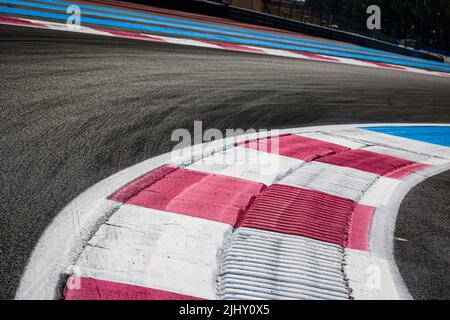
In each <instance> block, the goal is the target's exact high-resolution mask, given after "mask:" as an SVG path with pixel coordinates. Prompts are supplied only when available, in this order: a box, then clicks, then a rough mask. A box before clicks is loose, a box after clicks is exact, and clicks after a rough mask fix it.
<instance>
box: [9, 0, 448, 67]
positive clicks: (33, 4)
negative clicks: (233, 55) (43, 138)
mask: <svg viewBox="0 0 450 320" xmlns="http://www.w3.org/2000/svg"><path fill="white" fill-rule="evenodd" d="M0 4H6V5H7V6H2V5H0V13H6V14H14V15H24V16H31V17H38V18H44V19H45V18H47V19H54V20H62V21H65V20H67V18H68V17H69V15H67V14H66V9H67V6H68V5H71V4H77V3H72V2H67V1H58V0H38V1H26V0H0ZM11 5H12V6H15V5H17V6H23V7H26V8H18V7H11ZM77 5H78V6H79V7H80V8H81V9H82V11H81V23H82V24H85V23H87V24H94V25H98V26H105V27H119V28H124V29H134V30H139V31H144V32H154V33H159V34H166V35H170V36H182V37H194V38H198V39H204V40H209V41H224V42H233V43H237V44H242V45H252V46H261V47H268V48H274V49H284V50H294V51H301V52H306V53H313V54H324V55H330V56H335V57H341V58H353V59H359V60H367V61H372V62H381V63H392V64H396V65H401V66H406V67H415V68H425V69H433V70H438V71H447V72H449V71H450V66H449V65H447V64H444V63H439V62H435V61H428V60H423V59H419V58H413V57H407V56H401V55H397V54H393V53H390V52H385V51H381V50H375V49H370V48H364V47H360V46H355V45H349V44H343V43H335V42H329V41H326V40H313V39H303V38H298V37H290V36H288V35H281V34H277V33H273V32H267V31H259V30H249V29H242V28H239V27H234V26H221V25H217V24H212V23H205V22H198V21H192V20H187V19H182V18H175V17H163V16H158V15H153V14H148V13H139V12H133V11H127V10H121V9H113V8H105V7H99V6H92V5H85V4H77ZM27 8H30V9H27ZM41 10H44V11H41ZM47 10H50V11H47Z"/></svg>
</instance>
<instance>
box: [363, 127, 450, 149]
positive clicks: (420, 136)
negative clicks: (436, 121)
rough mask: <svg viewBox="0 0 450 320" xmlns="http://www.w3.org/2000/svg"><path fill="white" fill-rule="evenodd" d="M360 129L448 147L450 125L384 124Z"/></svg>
mask: <svg viewBox="0 0 450 320" xmlns="http://www.w3.org/2000/svg"><path fill="white" fill-rule="evenodd" d="M362 129H365V130H371V131H375V132H380V133H386V134H390V135H394V136H398V137H403V138H408V139H414V140H419V141H423V142H428V143H433V144H438V145H441V146H446V147H450V125H449V126H435V127H434V126H433V127H427V126H413V127H408V126H404V127H395V126H386V127H369V128H367V127H365V128H362Z"/></svg>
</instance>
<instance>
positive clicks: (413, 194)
mask: <svg viewBox="0 0 450 320" xmlns="http://www.w3.org/2000/svg"><path fill="white" fill-rule="evenodd" d="M449 190H450V171H447V172H444V173H441V174H439V175H436V176H434V177H432V178H429V179H427V180H425V181H423V182H422V183H421V184H419V185H417V186H416V187H415V188H414V189H412V190H411V191H410V192H409V193H408V195H407V196H406V198H405V199H404V200H403V202H402V205H401V207H400V211H399V216H398V219H397V225H396V232H395V233H396V234H395V236H396V237H398V238H401V239H402V240H401V241H396V242H395V250H394V254H395V258H396V261H397V265H398V267H399V269H400V270H401V271H402V275H403V278H404V281H405V284H406V285H407V287H408V288H409V289H410V291H411V293H412V295H413V297H414V298H415V299H434V300H436V299H437V300H440V299H446V300H448V299H450V276H449V271H450V192H449ZM403 239H404V240H403ZM405 275H408V276H405Z"/></svg>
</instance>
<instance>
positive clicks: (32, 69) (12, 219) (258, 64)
mask: <svg viewBox="0 0 450 320" xmlns="http://www.w3.org/2000/svg"><path fill="white" fill-rule="evenodd" d="M0 37H1V40H2V41H1V42H0V52H1V67H0V68H1V76H0V77H1V81H0V86H1V90H0V97H1V101H2V108H1V109H0V114H1V119H2V120H3V121H2V122H1V125H0V132H1V133H2V135H1V144H0V145H1V147H0V152H1V158H2V168H1V170H2V174H1V177H2V178H1V179H2V185H3V186H5V187H4V188H2V189H1V191H0V199H2V200H1V202H0V206H1V207H0V212H1V215H2V218H1V222H2V224H1V226H0V229H1V232H0V234H1V238H0V252H1V253H2V258H3V259H2V260H1V261H0V283H1V288H0V289H1V290H0V298H2V299H8V298H13V297H14V293H15V290H16V288H17V285H18V281H19V279H20V276H21V274H22V271H23V268H24V267H25V264H26V262H27V259H28V256H29V254H30V253H31V251H32V249H33V247H34V245H35V243H36V242H37V240H38V239H39V236H40V235H41V233H42V232H43V230H44V229H45V228H46V226H47V225H48V224H49V223H50V222H51V220H52V218H53V217H54V215H55V214H57V213H58V212H59V211H60V210H61V209H62V208H63V207H64V206H65V205H66V204H67V203H69V202H70V201H71V200H72V199H74V198H75V197H76V196H77V195H78V194H80V193H81V192H82V191H83V190H85V189H86V188H87V187H89V186H91V185H93V184H94V183H96V182H98V181H100V180H102V179H103V178H105V177H107V176H109V175H111V174H112V173H114V172H117V171H119V170H120V169H122V168H125V167H128V166H130V165H132V164H134V163H137V162H139V161H142V160H144V159H147V158H149V157H151V156H155V155H157V154H161V153H163V152H166V151H169V150H170V149H171V147H172V146H173V145H172V143H171V142H170V136H171V133H172V131H173V130H174V129H177V128H187V129H189V130H192V124H193V121H194V120H203V124H204V127H205V129H206V128H208V127H214V128H218V129H221V130H224V129H226V128H239V127H240V128H244V129H246V128H250V127H251V128H277V127H278V128H280V127H294V126H303V125H312V124H317V125H318V124H331V123H332V124H336V123H361V122H366V123H367V122H385V121H389V122H413V121H414V122H450V112H449V105H448V101H450V91H449V90H448V88H449V85H450V81H449V79H445V78H438V77H429V76H424V75H416V74H405V73H400V72H396V71H386V70H377V69H373V70H372V69H366V68H359V67H355V66H345V65H336V64H329V63H320V62H310V61H293V60H291V59H286V58H276V57H266V56H258V55H253V54H244V53H234V52H223V51H218V50H205V49H197V48H190V47H181V46H174V45H164V44H155V43H151V44H148V43H142V42H138V41H131V40H123V39H106V38H102V37H98V36H91V35H81V34H68V33H64V32H56V31H48V30H33V29H26V28H18V27H7V26H1V27H0ZM218 75H220V76H219V77H218ZM447 190H448V189H447ZM446 194H448V191H447V193H445V192H442V193H441V196H443V197H445V195H446ZM418 287H419V286H418ZM418 290H420V289H418Z"/></svg>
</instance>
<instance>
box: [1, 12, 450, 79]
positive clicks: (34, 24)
mask: <svg viewBox="0 0 450 320" xmlns="http://www.w3.org/2000/svg"><path fill="white" fill-rule="evenodd" d="M0 24H4V25H14V26H22V27H31V28H39V29H50V30H58V31H69V32H77V33H85V34H93V35H101V36H109V37H117V38H124V39H133V40H141V41H151V42H164V43H170V44H179V45H188V46H195V47H202V48H213V49H221V50H229V51H237V52H247V53H258V54H265V55H271V56H278V57H286V58H295V59H303V60H311V61H322V62H334V63H340V64H347V65H354V66H361V67H370V68H377V69H384V70H393V71H403V72H412V73H419V74H426V75H433V76H440V77H450V73H446V72H439V71H430V70H425V69H419V68H412V67H406V66H398V65H395V64H390V63H378V62H369V61H363V60H357V59H349V58H339V57H334V56H328V55H319V54H310V53H303V52H297V51H289V50H280V49H270V48H264V47H255V46H246V45H238V44H230V43H221V42H213V41H201V40H193V39H184V38H174V37H166V36H160V35H152V34H145V33H135V32H129V31H118V30H111V29H104V28H94V27H86V26H74V25H68V24H64V23H57V22H50V21H42V20H34V19H26V18H17V17H8V16H4V15H0Z"/></svg>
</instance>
